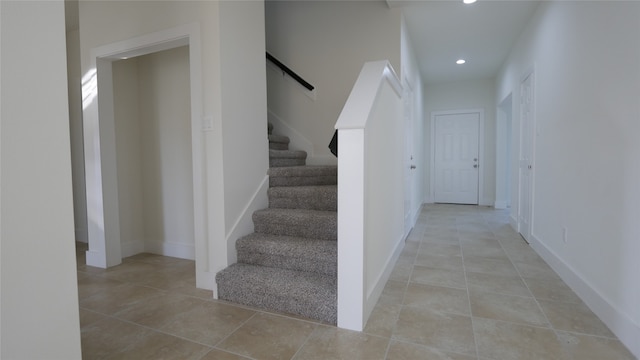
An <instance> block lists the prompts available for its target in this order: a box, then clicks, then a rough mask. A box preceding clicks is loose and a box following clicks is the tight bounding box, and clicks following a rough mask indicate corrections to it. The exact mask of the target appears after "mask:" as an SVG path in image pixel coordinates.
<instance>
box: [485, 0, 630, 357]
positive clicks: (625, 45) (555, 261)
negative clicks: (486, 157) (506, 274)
mask: <svg viewBox="0 0 640 360" xmlns="http://www.w3.org/2000/svg"><path fill="white" fill-rule="evenodd" d="M639 64H640V3H637V2H604V1H603V2H546V3H543V4H541V6H540V8H539V9H538V11H537V12H536V14H535V16H534V17H533V19H532V21H531V22H530V24H529V25H528V26H527V28H526V29H525V31H524V32H523V34H522V36H521V37H520V39H519V40H518V42H517V44H516V46H515V47H514V49H513V50H512V53H511V55H510V57H509V59H508V61H506V62H505V64H504V66H503V68H502V70H501V71H500V74H499V76H498V78H497V81H496V84H497V95H496V97H497V98H498V99H503V98H505V97H506V96H507V95H508V94H509V93H513V98H514V99H519V96H520V94H519V82H520V80H521V78H522V76H523V75H524V74H525V73H526V72H527V70H528V69H531V68H532V67H533V66H535V73H536V94H535V96H536V109H535V110H536V111H535V113H536V124H537V126H536V135H535V149H536V150H535V165H534V177H535V178H534V183H535V190H534V193H535V199H534V200H535V201H534V206H533V214H532V216H533V222H532V238H533V239H534V241H533V243H532V245H534V249H536V250H537V251H538V253H539V254H540V255H542V257H543V258H544V259H545V260H546V261H547V262H548V263H549V264H550V265H552V266H553V267H554V269H556V271H557V272H558V273H559V274H560V275H561V277H562V278H563V279H564V280H565V282H567V284H568V285H569V286H570V287H571V288H572V289H574V290H575V291H576V292H577V294H578V295H579V296H580V297H581V298H582V299H583V300H584V302H585V303H586V304H587V305H588V306H589V307H590V308H591V309H592V310H593V311H594V312H595V313H596V314H597V315H598V316H599V317H600V318H601V319H602V320H603V321H604V322H605V323H606V324H607V325H608V326H609V328H610V329H611V330H612V331H613V332H614V333H615V334H616V335H617V336H618V338H620V340H621V341H622V342H623V343H624V344H625V345H626V346H627V347H628V348H629V349H630V350H631V351H632V352H633V354H634V355H635V356H636V357H640V342H639V341H638V339H640V306H638V304H640V286H638V274H640V261H638V254H640V241H638V239H640V225H639V224H640V223H639V222H638V219H640V187H638V184H640V161H638V159H640V142H638V139H637V137H638V136H637V135H638V134H640V121H638V119H640V107H639V106H638V103H639V102H640V101H639V97H638V94H640V71H638V68H639ZM519 111H520V106H519V101H514V108H513V120H514V121H513V123H514V126H513V127H514V129H513V134H514V136H513V140H514V141H513V144H514V146H513V148H514V149H516V148H518V143H519V139H518V137H517V136H515V134H519V116H518V114H519ZM515 161H516V159H513V160H512V165H513V166H512V168H513V169H517V166H516V165H517V163H516V162H515ZM512 185H513V186H512V188H513V189H514V193H513V195H512V203H514V204H512V205H513V206H512V212H514V211H515V209H517V208H518V206H517V193H515V191H517V190H516V189H517V187H518V186H517V176H513V177H512ZM565 231H566V233H567V236H566V241H564V240H563V232H565Z"/></svg>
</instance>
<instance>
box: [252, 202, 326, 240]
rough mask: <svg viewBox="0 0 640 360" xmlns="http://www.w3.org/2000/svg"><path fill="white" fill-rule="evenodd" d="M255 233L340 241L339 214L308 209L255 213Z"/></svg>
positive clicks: (270, 210) (260, 211)
mask: <svg viewBox="0 0 640 360" xmlns="http://www.w3.org/2000/svg"><path fill="white" fill-rule="evenodd" d="M253 226H254V231H255V232H258V233H264V234H273V235H284V236H298V237H308V238H312V239H322V240H337V239H338V213H337V212H335V211H318V210H307V209H271V208H269V209H263V210H258V211H256V212H254V213H253Z"/></svg>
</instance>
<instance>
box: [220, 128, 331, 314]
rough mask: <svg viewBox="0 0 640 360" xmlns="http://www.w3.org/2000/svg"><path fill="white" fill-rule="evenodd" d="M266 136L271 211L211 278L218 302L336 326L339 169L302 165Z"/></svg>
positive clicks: (302, 158) (302, 157)
mask: <svg viewBox="0 0 640 360" xmlns="http://www.w3.org/2000/svg"><path fill="white" fill-rule="evenodd" d="M272 130H273V126H272V125H271V124H268V133H269V135H268V136H269V166H270V169H269V190H268V196H269V208H267V209H263V210H258V211H255V212H254V213H253V223H254V231H255V232H254V233H252V234H249V235H247V236H244V237H242V238H240V239H238V240H237V242H236V250H237V254H238V256H237V259H238V262H237V263H236V264H233V265H231V266H229V267H227V268H226V269H224V270H222V271H220V272H218V274H216V283H217V287H218V298H220V299H222V300H227V301H231V302H235V303H240V304H244V305H248V306H253V307H257V308H260V309H264V310H268V311H277V312H282V313H290V314H295V315H298V316H303V317H307V318H311V319H316V320H320V321H323V322H327V323H330V324H336V322H337V296H336V283H337V241H336V239H337V214H338V213H337V206H338V204H337V185H336V184H337V182H338V176H337V167H336V166H306V165H305V164H306V158H307V153H306V152H304V151H292V150H288V146H289V138H287V137H285V136H278V135H274V134H272Z"/></svg>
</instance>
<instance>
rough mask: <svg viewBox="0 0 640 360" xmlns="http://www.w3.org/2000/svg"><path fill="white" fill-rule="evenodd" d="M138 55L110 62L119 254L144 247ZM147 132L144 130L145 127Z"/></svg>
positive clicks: (125, 253)
mask: <svg viewBox="0 0 640 360" xmlns="http://www.w3.org/2000/svg"><path fill="white" fill-rule="evenodd" d="M139 82H140V81H139V76H138V58H132V59H128V60H120V61H115V62H114V63H113V103H114V119H115V132H116V162H117V173H118V208H119V213H118V215H119V218H120V242H121V249H122V256H123V257H127V256H131V255H135V254H137V253H139V252H142V251H144V240H145V233H144V224H145V222H144V208H145V207H144V200H143V185H146V184H144V182H143V177H142V169H143V158H142V143H143V136H142V133H141V124H140V123H141V121H140V106H142V104H140V99H139V96H138V94H139V87H140V85H139ZM145 132H146V131H145Z"/></svg>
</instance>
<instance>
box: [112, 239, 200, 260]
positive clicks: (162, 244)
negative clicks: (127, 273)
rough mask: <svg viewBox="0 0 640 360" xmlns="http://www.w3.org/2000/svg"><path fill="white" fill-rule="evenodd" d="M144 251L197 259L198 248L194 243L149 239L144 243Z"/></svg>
mask: <svg viewBox="0 0 640 360" xmlns="http://www.w3.org/2000/svg"><path fill="white" fill-rule="evenodd" d="M144 251H146V252H150V253H152V254H158V255H164V256H171V257H176V258H180V259H187V260H195V259H196V248H195V245H194V244H185V243H177V242H170V241H147V242H145V244H144ZM140 252H141V251H140ZM123 254H124V253H123ZM123 256H124V255H123Z"/></svg>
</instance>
